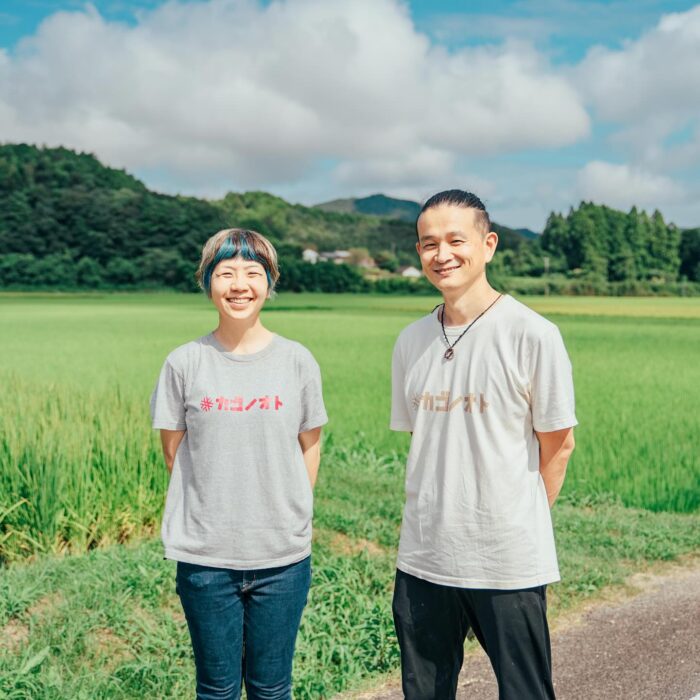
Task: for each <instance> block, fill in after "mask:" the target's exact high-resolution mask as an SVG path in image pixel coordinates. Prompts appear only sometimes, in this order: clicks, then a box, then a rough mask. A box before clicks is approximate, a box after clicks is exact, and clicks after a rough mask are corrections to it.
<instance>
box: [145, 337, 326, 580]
mask: <svg viewBox="0 0 700 700" xmlns="http://www.w3.org/2000/svg"><path fill="white" fill-rule="evenodd" d="M151 416H152V419H153V428H156V429H166V430H186V431H187V432H186V433H185V435H184V437H183V439H182V442H181V443H180V446H179V447H178V450H177V454H176V455H175V464H174V466H173V471H172V475H171V478H170V485H169V487H168V496H167V500H166V504H165V513H164V515H163V526H162V538H163V544H164V545H165V556H166V558H168V559H174V560H176V561H182V562H187V563H190V564H201V565H205V566H218V567H222V568H230V569H264V568H269V567H275V566H284V565H286V564H292V563H294V562H297V561H300V560H302V559H304V558H305V557H306V556H308V555H309V553H310V552H311V517H312V510H313V493H312V490H311V485H310V483H309V478H308V475H307V473H306V467H305V464H304V459H303V455H302V451H301V447H300V445H299V440H298V436H299V433H302V432H305V431H307V430H311V429H312V428H317V427H319V426H321V425H324V424H325V423H326V422H327V421H328V417H327V416H326V411H325V408H324V405H323V397H322V394H321V373H320V370H319V367H318V364H317V363H316V361H315V360H314V358H313V356H312V355H311V353H310V352H309V351H308V350H307V349H306V348H305V347H303V346H302V345H300V344H299V343H296V342H294V341H291V340H288V339H286V338H283V337H281V336H278V335H275V336H274V337H273V339H272V341H271V342H270V343H269V344H268V345H267V346H266V347H265V348H264V349H263V350H261V351H260V352H256V353H253V354H250V355H236V354H233V353H231V352H227V351H226V350H225V349H224V348H223V347H222V346H221V345H220V344H219V343H218V341H217V340H216V339H215V338H214V335H213V334H209V335H206V336H204V337H202V338H199V339H198V340H194V341H192V342H190V343H187V344H185V345H182V346H181V347H179V348H177V349H176V350H174V351H173V352H171V353H170V355H168V357H167V359H166V361H165V364H164V365H163V369H162V370H161V373H160V377H159V379H158V384H157V385H156V388H155V391H154V392H153V396H152V397H151Z"/></svg>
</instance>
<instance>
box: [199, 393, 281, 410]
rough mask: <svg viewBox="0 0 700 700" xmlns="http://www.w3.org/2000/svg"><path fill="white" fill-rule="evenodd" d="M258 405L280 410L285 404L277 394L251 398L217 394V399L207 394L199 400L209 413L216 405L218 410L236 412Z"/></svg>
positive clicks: (262, 407)
mask: <svg viewBox="0 0 700 700" xmlns="http://www.w3.org/2000/svg"><path fill="white" fill-rule="evenodd" d="M256 405H257V408H258V410H260V411H272V410H275V411H279V410H280V408H282V407H283V406H284V404H283V403H282V399H280V397H279V396H277V395H275V397H274V399H273V397H271V396H267V395H266V396H261V397H259V398H253V399H250V400H247V399H244V398H243V397H242V396H234V397H226V396H217V397H216V398H215V399H212V398H210V397H209V396H205V397H204V398H203V399H202V400H201V401H200V402H199V407H200V408H201V409H202V411H204V412H205V413H209V411H212V410H214V407H216V410H217V411H233V412H236V413H241V412H243V411H250V409H251V408H253V407H254V406H256Z"/></svg>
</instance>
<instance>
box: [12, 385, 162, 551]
mask: <svg viewBox="0 0 700 700" xmlns="http://www.w3.org/2000/svg"><path fill="white" fill-rule="evenodd" d="M2 386H3V391H2V392H1V393H0V560H10V559H14V558H16V557H20V556H26V555H27V554H34V553H41V552H65V551H85V550H89V549H92V548H94V547H97V546H100V545H103V544H108V543H111V542H123V541H125V540H127V539H129V538H130V537H132V536H134V535H137V534H141V533H144V532H151V531H152V530H153V528H154V526H155V525H156V523H157V521H158V519H159V515H160V512H161V508H162V502H163V494H164V493H165V489H166V486H167V472H166V470H165V468H164V466H163V461H162V457H161V455H160V453H159V449H158V446H157V444H156V442H155V440H154V439H153V437H152V436H151V435H149V430H148V424H147V422H146V420H147V417H146V415H145V413H146V411H145V409H144V407H142V406H140V405H138V404H135V403H134V402H133V401H130V400H126V399H124V398H123V397H122V395H121V393H120V391H119V389H118V388H115V390H114V391H112V392H100V393H91V392H89V391H85V390H75V389H70V388H67V387H65V386H57V385H52V384H37V383H34V382H32V383H29V382H26V381H23V380H21V379H19V378H17V377H12V376H9V377H8V376H6V377H4V381H3V382H2Z"/></svg>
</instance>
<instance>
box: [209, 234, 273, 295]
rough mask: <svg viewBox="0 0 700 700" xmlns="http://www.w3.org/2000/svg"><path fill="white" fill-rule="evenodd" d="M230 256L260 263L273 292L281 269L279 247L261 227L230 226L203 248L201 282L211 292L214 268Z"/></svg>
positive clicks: (214, 236)
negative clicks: (269, 239)
mask: <svg viewBox="0 0 700 700" xmlns="http://www.w3.org/2000/svg"><path fill="white" fill-rule="evenodd" d="M230 258H242V259H243V260H252V261H253V262H257V263H260V264H261V265H262V266H263V268H264V269H265V273H266V274H267V284H268V287H269V291H270V293H272V291H273V290H274V288H275V284H276V283H277V280H278V279H279V276H280V273H279V268H278V267H277V251H276V250H275V248H274V246H273V245H272V243H270V241H268V240H267V238H265V236H263V235H262V234H260V233H258V232H257V231H249V230H248V229H243V228H226V229H224V230H223V231H219V232H218V233H215V234H214V235H213V236H212V237H211V238H210V239H209V240H208V241H207V242H206V243H205V244H204V248H203V249H202V259H201V261H200V263H199V268H198V270H197V275H196V277H197V282H198V283H199V286H200V287H201V288H202V289H203V290H204V291H205V292H206V293H207V296H209V297H210V296H211V276H212V273H213V272H214V268H215V267H216V266H217V265H218V264H219V263H220V262H221V261H222V260H228V259H230Z"/></svg>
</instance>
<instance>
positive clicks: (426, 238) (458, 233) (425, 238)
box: [418, 230, 466, 241]
mask: <svg viewBox="0 0 700 700" xmlns="http://www.w3.org/2000/svg"><path fill="white" fill-rule="evenodd" d="M447 236H461V237H462V238H464V237H465V236H466V234H465V233H464V231H459V230H457V231H448V232H447V233H446V234H445V237H446V238H447ZM436 238H437V236H436V234H434V233H426V234H425V236H419V237H418V240H419V241H432V240H435V239H436Z"/></svg>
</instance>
